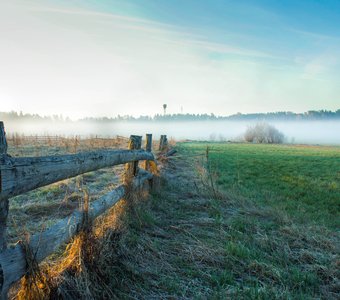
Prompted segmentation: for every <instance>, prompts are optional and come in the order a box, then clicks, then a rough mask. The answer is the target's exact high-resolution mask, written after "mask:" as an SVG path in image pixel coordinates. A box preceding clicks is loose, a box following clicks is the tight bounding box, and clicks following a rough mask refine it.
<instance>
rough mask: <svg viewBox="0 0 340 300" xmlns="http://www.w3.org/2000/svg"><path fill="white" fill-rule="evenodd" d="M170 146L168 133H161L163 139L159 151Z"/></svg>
mask: <svg viewBox="0 0 340 300" xmlns="http://www.w3.org/2000/svg"><path fill="white" fill-rule="evenodd" d="M167 147H168V139H167V137H166V135H161V139H160V141H159V149H158V150H159V151H163V150H165V149H166V148H167Z"/></svg>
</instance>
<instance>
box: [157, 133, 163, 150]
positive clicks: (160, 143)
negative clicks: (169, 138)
mask: <svg viewBox="0 0 340 300" xmlns="http://www.w3.org/2000/svg"><path fill="white" fill-rule="evenodd" d="M163 140H164V135H161V138H160V140H159V147H158V150H159V151H162V149H163Z"/></svg>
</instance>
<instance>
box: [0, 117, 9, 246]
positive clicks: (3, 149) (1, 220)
mask: <svg viewBox="0 0 340 300" xmlns="http://www.w3.org/2000/svg"><path fill="white" fill-rule="evenodd" d="M6 155H7V140H6V132H5V127H4V123H3V122H2V121H0V164H1V163H3V161H4V157H5V156H6ZM1 191H2V177H1V170H0V193H1ZM7 216H8V198H5V199H2V200H0V251H2V250H4V249H6V246H7V243H6V227H7V224H6V223H7Z"/></svg>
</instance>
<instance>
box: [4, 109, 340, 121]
mask: <svg viewBox="0 0 340 300" xmlns="http://www.w3.org/2000/svg"><path fill="white" fill-rule="evenodd" d="M0 120H2V121H5V122H6V121H30V122H41V121H47V122H65V123H66V122H73V121H71V119H70V118H68V117H64V116H62V115H52V116H40V115H38V114H24V113H22V112H19V113H18V112H15V111H11V112H0ZM221 120H226V121H301V120H340V109H338V110H336V111H330V110H309V111H307V112H305V113H293V112H286V111H283V112H269V113H253V114H242V113H237V114H234V115H230V116H216V115H214V114H164V115H163V114H156V115H154V116H153V117H151V116H139V117H133V116H129V115H124V116H121V115H118V116H116V117H101V118H93V117H91V118H83V119H80V120H78V121H77V122H89V121H90V122H102V123H105V122H116V121H131V122H153V121H221Z"/></svg>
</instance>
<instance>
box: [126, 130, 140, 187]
mask: <svg viewBox="0 0 340 300" xmlns="http://www.w3.org/2000/svg"><path fill="white" fill-rule="evenodd" d="M141 147H142V137H141V136H139V135H131V136H130V140H129V146H128V149H129V150H138V149H141ZM137 173H138V161H133V162H130V163H127V164H126V165H125V178H124V183H125V184H130V183H131V181H132V179H133V177H135V176H136V175H137Z"/></svg>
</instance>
